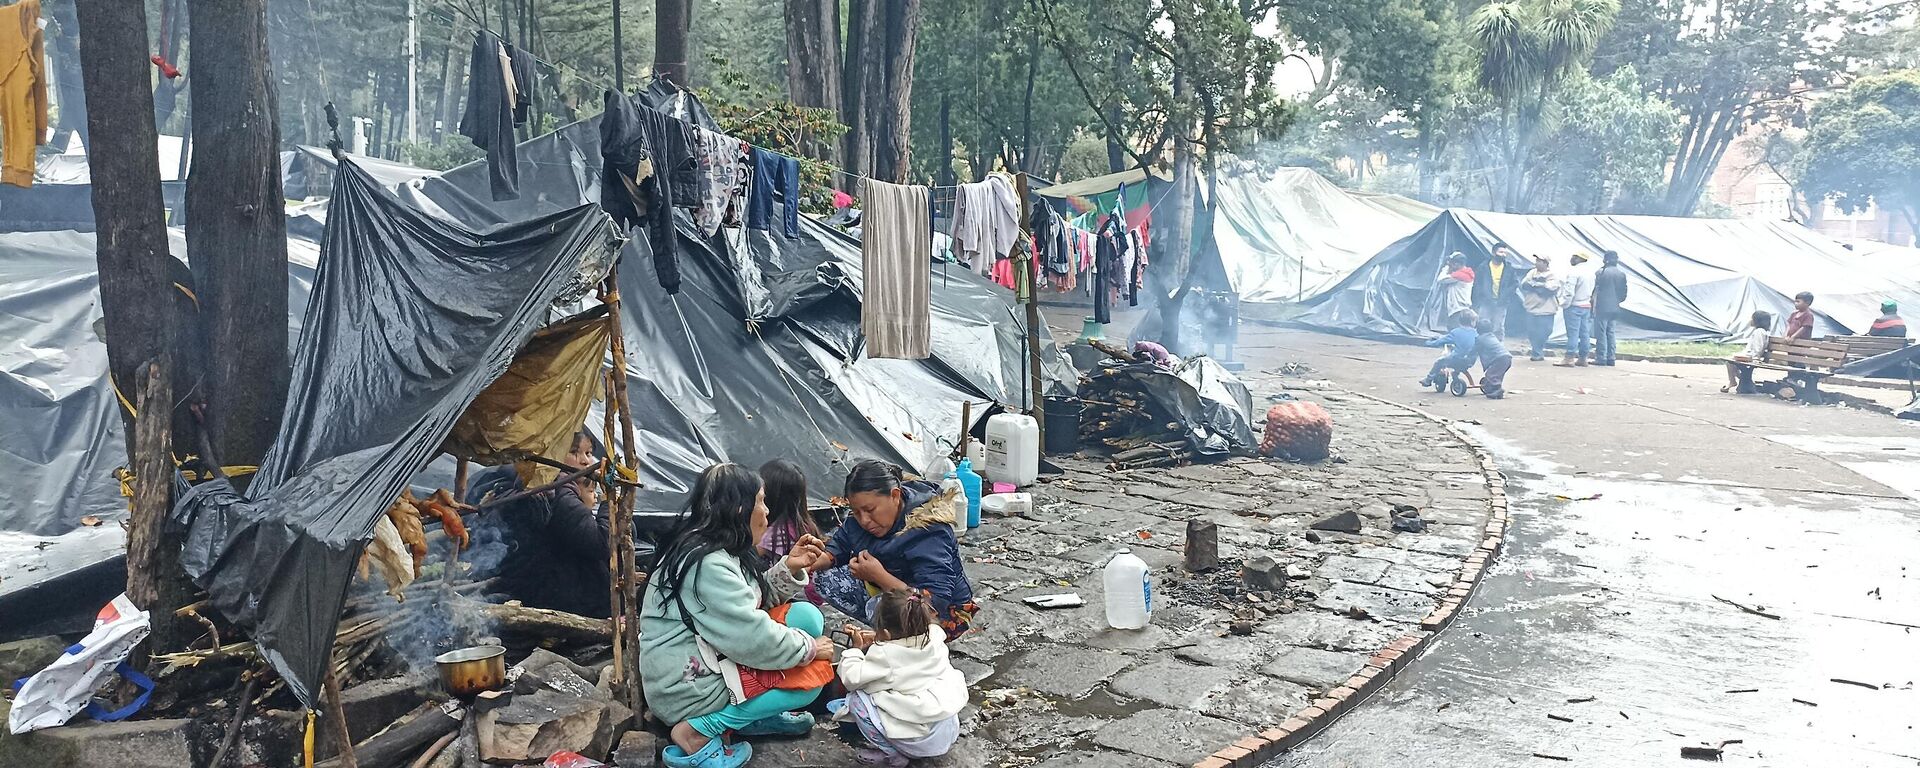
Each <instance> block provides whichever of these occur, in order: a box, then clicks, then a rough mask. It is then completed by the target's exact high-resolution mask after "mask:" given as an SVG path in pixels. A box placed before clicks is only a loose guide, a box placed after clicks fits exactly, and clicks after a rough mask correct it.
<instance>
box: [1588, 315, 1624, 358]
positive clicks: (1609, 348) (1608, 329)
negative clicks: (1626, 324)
mask: <svg viewBox="0 0 1920 768" xmlns="http://www.w3.org/2000/svg"><path fill="white" fill-rule="evenodd" d="M1619 319H1620V316H1619V315H1594V316H1593V361H1594V362H1596V363H1599V364H1601V365H1613V353H1614V344H1615V342H1616V341H1617V339H1616V338H1615V337H1614V325H1615V323H1616V321H1618V320H1619Z"/></svg>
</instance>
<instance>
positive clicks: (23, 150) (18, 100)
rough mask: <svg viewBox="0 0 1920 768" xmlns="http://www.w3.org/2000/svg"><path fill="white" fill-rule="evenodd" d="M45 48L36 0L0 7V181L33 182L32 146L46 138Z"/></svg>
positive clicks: (22, 0)
mask: <svg viewBox="0 0 1920 768" xmlns="http://www.w3.org/2000/svg"><path fill="white" fill-rule="evenodd" d="M46 62H47V49H46V42H45V37H44V36H43V35H42V34H41V32H40V0H20V2H18V3H15V4H13V5H10V6H7V7H4V8H0V71H3V72H5V73H6V74H5V76H4V77H0V129H4V130H5V132H6V144H5V146H4V147H0V182H5V183H7V184H12V185H14V186H16V187H31V186H33V169H34V165H35V162H34V160H35V158H34V149H33V148H34V147H36V146H39V145H40V144H41V143H42V142H44V141H45V140H46V136H47V69H46V67H47V65H46Z"/></svg>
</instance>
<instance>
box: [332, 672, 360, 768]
mask: <svg viewBox="0 0 1920 768" xmlns="http://www.w3.org/2000/svg"><path fill="white" fill-rule="evenodd" d="M325 685H326V695H327V722H328V723H330V724H332V725H333V737H334V740H335V743H336V744H337V745H339V747H340V755H339V758H338V765H340V766H341V768H358V766H359V765H360V762H359V761H358V760H355V759H354V755H353V734H351V733H348V732H347V711H346V710H345V709H343V708H341V706H340V676H339V675H337V674H334V672H333V670H331V669H329V670H327V677H326V683H325Z"/></svg>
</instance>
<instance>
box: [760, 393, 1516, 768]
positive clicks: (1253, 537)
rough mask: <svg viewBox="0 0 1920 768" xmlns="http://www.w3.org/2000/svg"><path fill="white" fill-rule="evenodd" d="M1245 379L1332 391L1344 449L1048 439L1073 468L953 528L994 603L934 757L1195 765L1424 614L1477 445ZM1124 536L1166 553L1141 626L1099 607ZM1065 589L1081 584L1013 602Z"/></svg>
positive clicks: (1474, 542) (1453, 561) (973, 637)
mask: <svg viewBox="0 0 1920 768" xmlns="http://www.w3.org/2000/svg"><path fill="white" fill-rule="evenodd" d="M1246 380H1247V382H1248V383H1249V384H1250V386H1251V388H1252V391H1253V392H1254V396H1255V399H1256V401H1257V403H1256V404H1257V406H1258V407H1259V408H1260V410H1261V411H1262V412H1263V413H1264V410H1265V408H1266V406H1267V405H1268V403H1267V402H1266V397H1267V396H1268V395H1269V394H1272V393H1275V392H1278V391H1280V389H1281V387H1282V386H1283V384H1284V385H1288V386H1290V387H1291V388H1297V389H1298V390H1299V391H1297V392H1296V394H1297V395H1298V396H1300V397H1301V398H1302V399H1308V400H1313V401H1318V402H1322V403H1324V404H1325V406H1326V407H1327V408H1328V410H1329V411H1330V412H1331V413H1332V414H1333V417H1334V419H1335V424H1336V428H1335V435H1334V448H1335V450H1336V451H1337V452H1338V460H1333V461H1326V462H1320V463H1317V464H1290V463H1284V462H1275V461H1261V460H1255V459H1247V458H1240V459H1232V460H1230V461H1227V462H1224V463H1218V464H1199V465H1193V466H1187V467H1179V468H1164V469H1146V470H1134V471H1127V472H1112V471H1108V470H1107V469H1106V468H1105V467H1104V465H1103V464H1102V463H1101V462H1099V461H1095V460H1090V459H1076V458H1057V457H1056V458H1055V459H1054V460H1055V461H1056V462H1057V463H1058V464H1060V466H1061V467H1062V469H1063V470H1064V471H1063V472H1062V473H1061V474H1060V475H1058V476H1057V477H1053V478H1051V479H1049V480H1047V481H1045V482H1043V483H1041V484H1040V485H1039V486H1037V487H1036V488H1034V489H1033V490H1034V492H1035V496H1036V498H1035V504H1034V510H1033V512H1032V513H1031V514H1029V515H1027V516H1025V517H1017V518H999V519H994V518H989V519H987V520H986V521H985V522H984V523H983V524H982V525H981V526H980V527H979V528H976V529H974V530H972V531H970V532H968V534H967V535H966V537H965V538H964V539H962V547H961V554H962V556H963V558H964V559H965V560H966V569H967V574H968V577H969V578H970V579H971V581H972V583H973V585H974V591H975V596H976V598H977V599H978V600H979V602H980V603H981V611H980V613H979V614H978V616H977V617H976V622H975V626H974V629H973V631H972V632H971V633H969V634H968V635H967V636H966V637H964V638H961V639H960V640H958V641H956V642H954V643H953V644H952V646H951V648H952V651H953V654H954V660H955V666H956V667H958V668H959V669H960V670H961V671H962V672H963V673H964V674H965V675H966V677H967V681H968V683H969V685H970V686H971V688H972V693H973V696H972V699H973V705H972V706H970V707H969V708H968V709H967V710H966V711H965V712H964V713H963V714H962V718H961V719H962V734H963V735H962V737H961V741H960V742H959V743H958V744H957V745H956V746H955V747H954V749H953V750H952V752H951V753H950V754H949V755H947V756H946V757H943V758H940V759H938V760H932V761H923V762H922V764H925V765H931V766H986V765H992V766H1033V765H1037V766H1044V767H1045V768H1069V767H1072V766H1087V767H1088V768H1092V767H1093V766H1101V767H1102V768H1105V767H1108V766H1114V767H1117V768H1147V767H1149V766H1151V767H1153V768H1171V767H1173V766H1188V765H1192V764H1193V763H1195V762H1197V761H1199V760H1201V759H1202V758H1204V757H1206V756H1207V755H1209V754H1211V753H1213V752H1214V751H1216V750H1218V749H1220V748H1222V747H1225V746H1227V745H1229V744H1231V743H1233V742H1234V741H1237V740H1239V739H1242V738H1245V737H1248V736H1252V735H1254V734H1255V733H1257V732H1259V731H1260V730H1262V729H1263V728H1270V727H1272V726H1275V725H1278V724H1280V723H1281V722H1283V721H1285V720H1286V719H1288V718H1289V717H1291V716H1293V715H1294V714H1295V713H1296V712H1298V711H1299V710H1301V709H1303V708H1305V707H1307V706H1308V704H1309V702H1311V701H1312V700H1314V699H1315V698H1317V697H1319V696H1321V695H1323V694H1324V693H1325V692H1327V691H1329V690H1331V689H1334V688H1336V687H1338V686H1341V685H1343V684H1345V683H1347V681H1348V679H1349V678H1350V677H1351V676H1352V675H1354V674H1355V673H1356V672H1359V671H1361V669H1362V668H1363V667H1364V666H1365V665H1366V662H1367V659H1368V658H1369V657H1370V656H1371V655H1373V654H1374V653H1376V652H1377V651H1379V650H1381V649H1382V648H1384V647H1386V646H1387V645H1388V644H1390V643H1392V642H1393V641H1395V640H1396V639H1398V638H1400V637H1403V636H1406V635H1408V634H1417V633H1419V632H1420V629H1419V624H1420V621H1421V619H1422V618H1424V617H1425V616H1427V614H1428V613H1430V612H1431V611H1432V610H1433V608H1434V607H1435V605H1436V604H1437V603H1438V598H1439V596H1440V595H1441V594H1443V593H1444V591H1445V590H1446V589H1447V588H1448V587H1450V586H1451V585H1452V583H1453V581H1454V578H1455V574H1456V573H1457V572H1458V571H1459V570H1460V567H1461V563H1462V561H1463V559H1464V558H1465V557H1466V556H1467V554H1468V553H1469V552H1472V551H1474V549H1475V547H1477V546H1478V544H1479V542H1480V540H1481V538H1482V536H1483V533H1484V525H1485V523H1486V521H1487V519H1488V517H1489V514H1490V509H1489V492H1488V490H1487V485H1486V482H1487V480H1486V476H1485V475H1484V474H1483V473H1482V471H1481V468H1480V464H1479V458H1478V457H1477V455H1476V454H1475V453H1474V452H1473V450H1472V449H1471V448H1470V447H1469V446H1468V445H1467V444H1466V443H1464V442H1463V441H1462V440H1460V439H1459V438H1458V437H1456V436H1454V435H1453V434H1451V433H1449V432H1448V431H1447V430H1446V429H1445V428H1443V427H1442V426H1441V425H1439V424H1436V423H1435V422H1433V421H1431V420H1429V419H1427V418H1425V417H1422V416H1420V415H1419V414H1417V413H1414V412H1412V411H1409V410H1407V409H1405V408H1403V407H1400V406H1396V405H1393V404H1390V403H1382V402H1378V401H1375V400H1370V399H1367V398H1361V397H1354V396H1352V395H1350V394H1347V393H1344V392H1339V391H1333V390H1331V389H1329V388H1327V387H1325V386H1324V385H1323V384H1318V383H1315V382H1311V381H1306V380H1301V379H1297V378H1296V379H1283V377H1278V376H1272V375H1262V374H1257V373H1253V374H1249V375H1248V377H1247V379H1246ZM1395 505H1406V506H1412V507H1415V508H1418V509H1420V510H1421V511H1422V513H1423V517H1425V518H1426V519H1427V521H1428V529H1427V531H1426V532H1425V533H1420V534H1406V533H1398V532H1395V531H1394V530H1392V528H1391V524H1390V519H1389V513H1390V511H1391V510H1393V509H1394V507H1395ZM1344 511H1352V512H1354V513H1357V515H1358V516H1359V518H1360V520H1361V521H1362V529H1361V531H1360V532H1359V533H1357V534H1350V533H1336V532H1324V531H1309V526H1310V524H1312V523H1313V522H1315V521H1317V520H1319V519H1321V518H1324V517H1328V516H1331V515H1334V514H1336V513H1340V512H1344ZM1190 520H1203V521H1207V522H1211V523H1214V524H1215V525H1216V526H1218V529H1217V536H1218V542H1219V555H1220V558H1221V567H1220V568H1218V569H1216V570H1214V571H1211V572H1208V573H1204V574H1200V575H1193V574H1188V573H1187V572H1185V571H1184V569H1183V568H1182V567H1181V565H1180V563H1181V560H1182V547H1183V544H1184V542H1185V538H1186V528H1187V523H1188V521H1190ZM1121 549H1129V550H1131V551H1132V552H1133V553H1134V554H1136V555H1138V556H1139V557H1140V558H1141V559H1142V560H1144V561H1146V563H1147V564H1148V565H1149V566H1150V567H1152V568H1153V569H1154V572H1153V579H1154V581H1153V590H1154V591H1153V618H1152V623H1151V624H1149V625H1148V626H1147V627H1146V628H1145V629H1142V630H1137V631H1121V630H1112V629H1109V628H1107V626H1106V624H1105V620H1104V616H1105V610H1104V607H1103V599H1104V590H1103V588H1102V583H1101V582H1102V578H1101V567H1102V566H1103V565H1104V564H1105V563H1106V561H1107V560H1108V559H1109V558H1110V557H1111V556H1112V555H1113V554H1114V553H1115V552H1118V551H1120V550H1121ZM1256 556H1265V557H1271V558H1273V559H1274V560H1276V561H1278V563H1279V564H1280V568H1279V570H1280V572H1281V574H1282V576H1283V579H1282V580H1283V581H1284V582H1285V584H1284V586H1283V587H1281V588H1280V589H1277V590H1270V591H1269V590H1261V591H1256V592H1254V593H1253V594H1252V595H1251V596H1249V594H1248V592H1247V591H1246V590H1244V589H1242V588H1241V578H1240V573H1239V564H1240V562H1241V561H1242V560H1244V559H1248V558H1252V557H1256ZM1289 570H1290V571H1291V574H1290V575H1291V576H1292V578H1284V577H1285V576H1286V575H1288V574H1287V572H1288V571H1289ZM1067 592H1071V593H1075V594H1078V595H1079V596H1080V597H1081V599H1082V600H1084V601H1085V605H1084V606H1082V607H1078V608H1070V609H1064V610H1040V609H1035V608H1032V607H1029V606H1027V605H1025V604H1023V603H1022V599H1023V598H1026V597H1030V596H1038V595H1047V594H1058V593H1067ZM1355 608H1358V609H1362V610H1363V611H1364V612H1363V613H1360V614H1359V618H1355V617H1353V615H1351V614H1350V611H1351V610H1352V609H1355ZM1236 615H1237V616H1238V617H1240V618H1243V619H1247V620H1250V621H1251V622H1252V627H1251V632H1250V633H1249V634H1245V635H1234V634H1231V633H1230V632H1229V631H1228V626H1229V624H1230V623H1232V622H1233V621H1234V619H1235V618H1236ZM830 623H831V622H830ZM755 752H756V755H757V756H762V757H757V758H756V760H755V762H756V764H764V765H772V766H811V765H833V766H840V765H849V764H851V761H852V754H851V751H850V749H849V747H848V746H847V744H846V742H844V741H842V740H840V739H838V738H836V737H834V736H833V735H831V734H830V733H828V731H827V730H826V729H824V728H823V729H818V730H816V731H815V732H814V733H812V734H810V735H809V736H808V737H807V738H805V739H797V740H789V741H766V742H763V743H760V744H756V746H755Z"/></svg>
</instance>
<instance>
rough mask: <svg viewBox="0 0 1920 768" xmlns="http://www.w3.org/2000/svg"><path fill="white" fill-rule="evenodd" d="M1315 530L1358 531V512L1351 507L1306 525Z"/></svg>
mask: <svg viewBox="0 0 1920 768" xmlns="http://www.w3.org/2000/svg"><path fill="white" fill-rule="evenodd" d="M1308 527H1310V528H1312V529H1314V530H1316V531H1334V532H1338V533H1359V532H1360V513H1359V512H1355V511H1353V510H1351V509H1349V510H1347V511H1345V512H1341V513H1339V514H1337V515H1332V516H1329V517H1324V518H1321V519H1319V520H1316V521H1314V523H1313V525H1311V526H1308Z"/></svg>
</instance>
